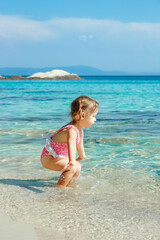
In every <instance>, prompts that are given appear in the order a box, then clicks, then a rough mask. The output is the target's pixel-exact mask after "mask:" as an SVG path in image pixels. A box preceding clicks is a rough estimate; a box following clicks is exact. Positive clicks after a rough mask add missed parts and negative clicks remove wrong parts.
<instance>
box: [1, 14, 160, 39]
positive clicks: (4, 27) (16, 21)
mask: <svg viewBox="0 0 160 240" xmlns="http://www.w3.org/2000/svg"><path fill="white" fill-rule="evenodd" d="M72 36H76V38H79V39H80V40H81V41H84V42H87V41H88V40H91V39H92V40H93V39H95V38H93V36H96V39H99V40H100V41H101V40H102V41H104V40H108V39H110V38H111V39H113V38H114V37H115V38H116V39H118V38H119V39H124V38H125V37H127V38H129V37H130V39H131V38H133V37H135V38H137V39H140V38H143V40H144V39H145V38H146V37H147V38H152V39H155V38H158V40H160V23H138V22H130V23H125V22H120V21H115V20H108V19H104V20H99V19H85V18H53V19H50V20H48V21H35V20H30V19H24V18H23V17H19V16H7V15H0V40H3V39H5V40H9V41H13V40H16V41H37V42H39V41H44V40H46V39H51V40H54V39H59V38H65V37H72Z"/></svg>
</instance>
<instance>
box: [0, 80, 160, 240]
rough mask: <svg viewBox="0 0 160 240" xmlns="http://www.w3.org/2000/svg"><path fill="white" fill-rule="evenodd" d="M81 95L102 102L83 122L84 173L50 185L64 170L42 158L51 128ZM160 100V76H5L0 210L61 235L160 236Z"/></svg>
mask: <svg viewBox="0 0 160 240" xmlns="http://www.w3.org/2000/svg"><path fill="white" fill-rule="evenodd" d="M79 95H89V96H91V97H93V98H95V99H96V100H97V101H98V102H99V104H100V108H99V113H98V116H97V122H96V124H95V125H94V126H93V127H92V128H90V129H84V132H85V136H84V145H85V151H86V155H87V159H86V160H85V161H82V174H81V177H80V179H79V180H78V181H77V185H76V187H75V189H70V190H67V191H63V190H59V189H55V188H52V187H50V186H52V185H54V184H55V183H56V181H57V179H58V176H59V173H57V172H56V173H55V172H52V171H49V170H46V169H43V168H42V166H41V164H40V161H39V158H40V154H41V151H42V148H43V146H44V143H45V137H46V135H47V134H52V132H54V131H55V130H56V129H58V128H60V127H61V126H63V125H64V124H66V123H67V122H69V121H70V117H69V111H70V103H71V101H72V100H73V99H74V98H76V97H77V96H79ZM159 106H160V77H158V76H157V77H156V76H144V77H138V76H137V77H136V76H134V77H127V76H125V77H118V76H117V77H96V76H95V77H85V80H82V81H0V109H1V111H0V146H1V147H0V186H1V193H2V194H1V195H0V203H1V204H0V205H1V206H3V207H2V211H4V212H6V213H8V214H9V215H10V216H12V217H13V218H14V219H15V220H17V221H24V222H29V223H32V224H33V225H35V226H38V227H39V226H40V227H44V228H45V229H50V230H54V231H55V229H56V233H57V234H60V233H61V234H63V236H61V237H62V238H63V239H73V238H72V237H73V235H72V237H71V235H70V233H71V232H72V233H73V234H74V236H78V237H79V239H95V238H94V237H93V235H94V236H95V234H96V236H97V237H96V239H114V240H115V239H158V236H159V234H160V232H159V224H160V217H159V211H160V208H159V206H160V205H159V203H160V192H159V186H160V147H159V146H160V108H159ZM153 226H154V227H153ZM48 231H49V230H48ZM84 232H85V236H84V235H83V233H84ZM119 234H120V235H119ZM51 235H52V236H53V234H51ZM57 236H58V235H57ZM52 239H53V238H52ZM55 239H56V238H55Z"/></svg>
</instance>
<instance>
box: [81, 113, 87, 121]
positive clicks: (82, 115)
mask: <svg viewBox="0 0 160 240" xmlns="http://www.w3.org/2000/svg"><path fill="white" fill-rule="evenodd" d="M85 116H86V114H85V112H82V114H81V119H82V120H83V119H84V118H85Z"/></svg>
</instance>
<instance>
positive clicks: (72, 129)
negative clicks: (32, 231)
mask: <svg viewBox="0 0 160 240" xmlns="http://www.w3.org/2000/svg"><path fill="white" fill-rule="evenodd" d="M97 113H98V102H96V101H95V100H93V99H92V98H90V97H87V96H80V97H78V98H76V99H75V100H74V101H73V102H72V104H71V117H72V121H71V122H70V123H68V124H67V125H65V126H64V127H62V128H61V129H59V130H58V131H56V132H55V133H54V134H53V135H52V136H51V137H50V138H48V139H47V140H46V145H45V147H44V149H43V151H42V155H41V163H42V165H43V167H45V168H48V169H51V170H53V171H62V174H61V176H60V178H59V180H58V183H57V185H56V186H57V187H59V188H65V187H69V186H72V185H73V183H74V182H75V180H76V178H77V177H79V175H80V172H81V165H80V163H79V162H78V161H80V160H82V159H84V158H85V152H84V147H83V129H82V128H83V127H86V128H90V127H91V126H92V125H93V124H94V122H95V121H96V115H97ZM76 149H77V152H78V155H79V157H78V158H77V159H76Z"/></svg>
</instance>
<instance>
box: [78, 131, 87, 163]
mask: <svg viewBox="0 0 160 240" xmlns="http://www.w3.org/2000/svg"><path fill="white" fill-rule="evenodd" d="M77 152H78V155H79V157H78V158H77V159H76V160H77V161H81V160H83V159H84V158H86V154H85V151H84V145H83V134H82V136H81V138H80V142H79V143H78V144H77Z"/></svg>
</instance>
